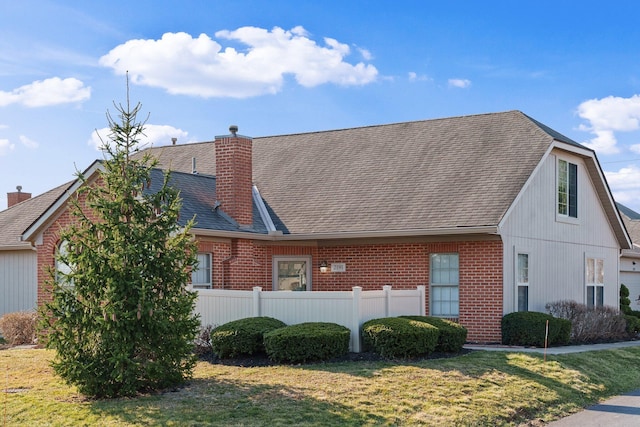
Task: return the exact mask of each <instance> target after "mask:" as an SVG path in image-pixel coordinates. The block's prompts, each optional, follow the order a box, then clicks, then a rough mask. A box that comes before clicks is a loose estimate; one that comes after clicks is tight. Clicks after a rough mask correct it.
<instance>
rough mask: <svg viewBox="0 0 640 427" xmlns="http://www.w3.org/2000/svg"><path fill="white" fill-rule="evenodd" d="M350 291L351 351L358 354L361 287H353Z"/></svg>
mask: <svg viewBox="0 0 640 427" xmlns="http://www.w3.org/2000/svg"><path fill="white" fill-rule="evenodd" d="M351 290H352V298H353V300H352V310H353V311H352V321H351V351H353V352H354V353H360V320H361V317H362V313H361V310H360V307H361V304H360V302H361V301H360V300H361V298H362V287H360V286H354V287H353V288H351Z"/></svg>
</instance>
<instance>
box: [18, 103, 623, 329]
mask: <svg viewBox="0 0 640 427" xmlns="http://www.w3.org/2000/svg"><path fill="white" fill-rule="evenodd" d="M230 132H231V133H230V134H228V135H223V136H219V137H216V138H215V140H214V141H210V142H203V143H195V144H182V145H181V144H174V145H170V146H163V147H157V148H150V149H148V151H147V152H148V153H150V154H151V155H152V156H154V157H155V158H157V159H158V161H159V164H158V168H159V169H158V170H157V171H154V174H157V175H158V176H159V174H160V173H161V172H160V169H171V170H173V171H174V173H173V175H172V176H173V178H172V179H173V181H172V185H174V186H177V187H179V188H180V190H181V196H182V197H183V212H182V214H181V218H182V219H183V220H185V219H186V218H191V217H192V216H193V214H196V222H197V224H196V226H195V228H194V229H193V230H192V232H193V234H194V236H195V238H196V239H197V241H198V247H199V254H198V258H199V262H200V264H199V265H200V268H199V269H198V270H197V271H196V272H195V273H194V275H193V285H194V287H195V288H199V287H200V288H214V289H221V288H226V289H252V288H253V287H254V286H261V287H263V288H264V289H272V290H274V291H278V290H285V291H289V290H299V291H311V292H313V291H326V290H328V291H331V290H350V289H351V288H352V287H353V286H361V287H362V288H363V289H365V290H367V289H380V288H381V287H382V286H383V285H387V284H389V285H392V286H393V288H394V289H413V288H415V287H416V285H425V286H426V289H427V291H426V296H427V297H426V305H427V307H426V312H427V313H428V314H430V315H433V316H441V317H445V318H451V319H455V320H457V321H459V322H460V323H462V324H463V325H465V326H466V327H467V328H468V330H469V335H468V339H469V341H471V342H496V341H500V339H501V332H500V321H501V318H502V317H503V315H504V314H507V313H510V312H514V311H517V310H529V311H545V304H546V303H548V302H553V301H558V300H565V299H572V300H576V301H579V302H583V303H586V304H589V305H613V306H617V305H618V293H619V283H620V281H619V271H620V268H619V253H620V250H621V249H630V248H631V241H630V239H629V236H628V234H627V231H626V229H625V226H624V224H623V222H622V218H621V216H620V213H619V212H618V209H617V208H616V205H615V203H614V200H613V197H612V195H611V192H610V190H609V187H608V185H607V182H606V180H605V177H604V175H603V172H602V169H601V168H600V165H599V163H598V160H597V158H596V155H595V153H594V152H593V151H592V150H590V149H587V148H586V147H584V146H582V145H580V144H578V143H576V142H574V141H572V140H571V139H569V138H567V137H565V136H563V135H561V134H560V133H558V132H556V131H554V130H552V129H550V128H548V127H547V126H545V125H543V124H541V123H539V122H537V121H536V120H534V119H532V118H530V117H528V116H527V115H525V114H523V113H522V112H519V111H509V112H503V113H492V114H482V115H473V116H464V117H453V118H445V119H436V120H424V121H415V122H408V123H396V124H388V125H379V126H367V127H361V128H353V129H342V130H333V131H323V132H311V133H301V134H292V135H280V136H270V137H260V138H249V137H246V136H242V135H240V134H238V133H237V127H233V126H232V127H231V128H230ZM99 167H100V164H99V163H95V164H94V165H92V166H90V168H89V169H88V170H87V173H86V174H85V175H86V176H92V174H93V173H94V172H95V170H97V169H96V168H99ZM152 181H160V180H159V179H158V180H155V179H153V180H152ZM77 185H79V183H75V184H73V185H72V186H71V187H69V188H68V190H67V191H66V192H65V193H64V195H63V196H62V197H60V198H58V199H57V200H56V201H55V202H54V203H52V204H51V205H50V206H49V207H48V208H47V209H46V211H45V212H44V213H43V214H42V215H41V216H39V217H38V218H37V219H36V220H35V221H34V222H32V223H31V224H30V225H29V226H28V227H27V228H25V229H24V231H23V233H22V236H21V238H22V240H23V241H28V242H30V243H31V244H32V245H33V247H34V248H35V249H36V252H37V258H38V265H39V266H40V267H39V270H38V282H39V285H38V286H39V295H40V296H41V298H42V295H44V293H43V287H44V277H45V276H44V273H43V270H42V266H45V265H53V263H54V253H55V250H56V247H57V246H58V245H59V244H60V242H59V239H58V234H57V233H58V230H59V229H60V227H61V226H63V225H64V224H65V223H67V222H68V221H69V216H68V212H67V211H66V197H68V196H69V195H70V194H73V192H74V191H75V189H76V188H77ZM74 186H76V187H74Z"/></svg>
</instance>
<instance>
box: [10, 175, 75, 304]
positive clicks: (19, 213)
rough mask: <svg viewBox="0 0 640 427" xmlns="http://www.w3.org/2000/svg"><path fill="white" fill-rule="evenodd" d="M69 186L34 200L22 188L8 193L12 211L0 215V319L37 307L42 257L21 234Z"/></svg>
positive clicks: (62, 186)
mask: <svg viewBox="0 0 640 427" xmlns="http://www.w3.org/2000/svg"><path fill="white" fill-rule="evenodd" d="M69 185H70V184H69V183H67V184H64V185H61V186H59V187H56V188H54V189H52V190H50V191H47V192H46V193H44V194H41V195H39V196H37V197H33V198H32V197H31V193H23V192H22V188H21V187H20V186H18V188H17V190H18V191H16V192H12V193H9V194H7V206H8V208H7V209H5V210H4V211H2V212H0V316H2V315H3V314H5V313H11V312H15V311H29V310H34V309H35V308H36V305H37V299H38V298H37V295H38V274H37V271H38V268H37V265H38V264H37V262H38V258H37V254H36V251H35V247H34V246H33V245H32V244H31V243H30V242H27V241H24V240H22V239H21V235H22V232H23V231H24V230H26V229H27V227H29V225H31V224H32V223H33V221H35V220H36V219H37V217H38V216H39V215H41V214H42V213H43V212H44V211H45V210H46V209H47V208H48V207H49V206H50V205H51V204H52V203H53V201H54V200H56V199H57V198H59V197H60V196H61V195H62V194H63V192H64V190H65V189H66V188H67V187H68V186H69Z"/></svg>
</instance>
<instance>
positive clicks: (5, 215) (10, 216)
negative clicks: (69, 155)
mask: <svg viewBox="0 0 640 427" xmlns="http://www.w3.org/2000/svg"><path fill="white" fill-rule="evenodd" d="M70 185H71V183H70V182H68V183H66V184H63V185H61V186H59V187H56V188H54V189H52V190H49V191H47V192H46V193H43V194H40V195H39V196H36V197H32V198H30V199H27V200H25V201H23V202H20V203H18V204H16V205H13V206H11V207H10V208H9V209H5V210H4V211H2V212H0V230H1V232H0V250H15V249H20V248H22V247H24V248H30V247H31V244H30V243H27V242H23V241H22V239H21V235H22V233H23V232H24V230H26V229H27V227H29V226H30V225H31V224H32V223H33V222H34V221H35V220H37V219H38V217H39V216H40V215H42V213H43V212H44V211H45V210H46V209H47V208H48V207H49V206H50V205H51V204H52V203H53V202H55V201H56V200H57V199H58V198H59V197H60V196H62V194H63V193H64V192H65V190H66V189H67V188H69V186H70Z"/></svg>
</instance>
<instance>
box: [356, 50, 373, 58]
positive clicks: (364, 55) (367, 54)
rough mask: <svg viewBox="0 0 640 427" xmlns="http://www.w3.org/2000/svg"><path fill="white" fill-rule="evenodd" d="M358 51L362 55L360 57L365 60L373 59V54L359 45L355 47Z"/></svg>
mask: <svg viewBox="0 0 640 427" xmlns="http://www.w3.org/2000/svg"><path fill="white" fill-rule="evenodd" d="M357 49H358V52H360V55H362V59H364V60H365V61H371V60H372V59H373V54H372V53H371V52H370V51H369V50H368V49H364V48H361V47H357Z"/></svg>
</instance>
